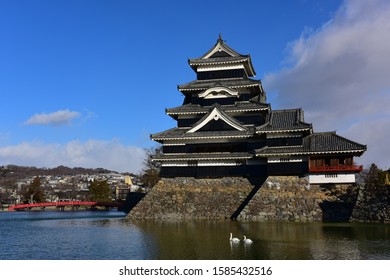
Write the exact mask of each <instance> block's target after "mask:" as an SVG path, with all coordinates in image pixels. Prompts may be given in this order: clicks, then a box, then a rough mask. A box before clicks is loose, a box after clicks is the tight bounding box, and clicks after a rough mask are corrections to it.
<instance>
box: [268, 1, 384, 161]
mask: <svg viewBox="0 0 390 280" xmlns="http://www.w3.org/2000/svg"><path fill="white" fill-rule="evenodd" d="M288 50H289V52H288V53H289V55H288V57H287V58H286V61H289V62H290V65H289V66H287V67H286V68H284V69H282V70H281V71H279V72H278V73H270V74H267V75H266V76H265V78H264V86H265V88H266V89H267V90H268V92H269V94H276V95H277V102H275V103H277V104H278V107H280V108H292V107H301V108H302V109H303V110H304V111H305V116H306V121H308V122H311V123H313V126H314V129H315V130H316V131H326V130H337V131H338V133H339V134H341V135H343V136H350V137H351V140H354V141H356V142H359V143H362V144H367V145H368V151H367V152H366V153H365V154H364V155H363V157H362V159H361V160H360V161H361V162H362V163H363V164H366V165H368V164H370V163H371V162H375V163H378V164H381V167H382V168H386V167H387V168H388V167H390V154H389V153H388V149H387V147H385V146H384V145H383V143H384V140H383V139H390V129H389V128H390V78H389V73H390V2H389V1H387V0H372V1H365V0H347V1H344V2H343V4H342V5H341V7H340V8H339V10H338V11H337V13H336V14H335V16H334V18H333V19H332V20H331V21H329V22H328V23H327V24H325V25H324V26H323V27H322V28H321V29H319V30H317V31H315V32H312V33H309V34H307V32H306V33H305V34H303V35H302V36H301V37H300V38H299V39H297V40H296V41H295V42H292V43H291V44H290V45H289V49H288ZM343 133H345V134H343ZM386 153H387V154H386Z"/></svg>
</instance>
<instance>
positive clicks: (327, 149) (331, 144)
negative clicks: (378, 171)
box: [256, 132, 367, 156]
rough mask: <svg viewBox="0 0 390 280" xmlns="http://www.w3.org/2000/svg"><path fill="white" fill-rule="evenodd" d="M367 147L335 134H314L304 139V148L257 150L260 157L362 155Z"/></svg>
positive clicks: (267, 148)
mask: <svg viewBox="0 0 390 280" xmlns="http://www.w3.org/2000/svg"><path fill="white" fill-rule="evenodd" d="M366 149H367V147H366V146H365V145H362V144H359V143H356V142H354V141H351V140H348V139H346V138H344V137H341V136H339V135H337V134H336V133H335V132H322V133H313V134H311V135H308V136H306V137H305V138H303V144H302V146H289V147H264V148H261V149H257V150H256V155H258V156H283V155H286V156H287V155H309V154H335V153H352V154H354V155H361V154H362V153H363V152H364V151H365V150H366Z"/></svg>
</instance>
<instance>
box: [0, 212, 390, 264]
mask: <svg viewBox="0 0 390 280" xmlns="http://www.w3.org/2000/svg"><path fill="white" fill-rule="evenodd" d="M230 232H232V233H233V235H234V236H235V237H239V238H242V235H244V234H245V235H246V236H247V237H248V238H251V239H252V240H253V241H254V242H253V244H252V245H249V246H248V245H244V244H242V242H241V244H238V245H234V244H231V243H230V242H229V233H230ZM7 259H12V260H20V259H22V260H28V259H30V260H31V259H33V260H51V259H54V260H64V259H65V260H174V259H182V260H191V259H200V260H213V259H214V260H229V259H234V260H235V259H252V260H255V259H272V260H284V259H294V260H303V259H304V260H306V259H319V260H322V259H350V260H353V259H364V260H368V259H390V225H380V224H322V223H276V222H275V223H264V222H233V221H218V222H215V221H212V222H210V221H199V222H161V221H160V222H152V221H147V222H141V221H137V222H134V221H132V222H130V221H127V220H126V219H125V214H124V213H121V212H116V211H109V212H88V211H80V212H3V213H0V260H7Z"/></svg>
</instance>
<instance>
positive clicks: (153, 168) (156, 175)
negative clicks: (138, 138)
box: [140, 146, 162, 188]
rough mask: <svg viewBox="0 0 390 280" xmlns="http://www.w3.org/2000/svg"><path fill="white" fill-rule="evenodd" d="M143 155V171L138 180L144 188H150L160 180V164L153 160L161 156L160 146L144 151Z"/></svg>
mask: <svg viewBox="0 0 390 280" xmlns="http://www.w3.org/2000/svg"><path fill="white" fill-rule="evenodd" d="M145 153H146V158H145V160H144V169H143V170H142V173H141V175H140V179H141V183H142V184H143V185H144V186H145V187H146V188H152V187H153V186H154V185H156V184H157V182H158V181H159V180H160V168H161V163H160V162H158V161H154V160H153V159H154V158H155V157H156V156H160V155H161V154H162V146H157V147H155V148H150V149H146V150H145Z"/></svg>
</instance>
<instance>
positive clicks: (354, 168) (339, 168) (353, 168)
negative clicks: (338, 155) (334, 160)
mask: <svg viewBox="0 0 390 280" xmlns="http://www.w3.org/2000/svg"><path fill="white" fill-rule="evenodd" d="M362 170H363V165H334V166H311V167H310V168H309V172H313V173H314V172H361V171H362Z"/></svg>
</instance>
